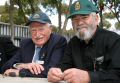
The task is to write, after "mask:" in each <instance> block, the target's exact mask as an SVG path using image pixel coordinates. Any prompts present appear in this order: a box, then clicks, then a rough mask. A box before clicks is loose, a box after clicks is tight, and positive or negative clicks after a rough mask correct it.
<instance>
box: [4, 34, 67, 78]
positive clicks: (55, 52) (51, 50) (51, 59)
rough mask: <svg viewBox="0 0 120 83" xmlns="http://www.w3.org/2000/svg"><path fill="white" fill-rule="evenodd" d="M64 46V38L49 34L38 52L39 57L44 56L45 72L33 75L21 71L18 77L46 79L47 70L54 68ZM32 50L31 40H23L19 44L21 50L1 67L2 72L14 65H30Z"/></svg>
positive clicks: (26, 71) (33, 45)
mask: <svg viewBox="0 0 120 83" xmlns="http://www.w3.org/2000/svg"><path fill="white" fill-rule="evenodd" d="M66 44H67V41H66V39H65V38H64V37H62V36H60V35H57V34H51V37H50V39H49V40H48V42H47V43H46V44H45V45H44V46H43V47H42V48H41V51H40V55H43V54H44V55H45V57H44V65H43V66H44V69H45V70H44V71H43V72H42V73H41V74H39V75H33V74H31V73H30V71H29V70H25V69H22V70H21V71H20V75H21V76H27V77H47V72H48V70H49V68H50V67H54V66H56V65H57V64H58V62H59V61H60V59H61V58H62V56H63V54H64V49H65V47H66ZM34 50H35V44H34V43H33V41H32V39H24V40H23V41H22V42H21V49H20V50H19V52H18V53H17V54H16V55H15V56H14V57H13V58H12V59H10V60H9V61H8V62H7V63H6V64H5V65H4V66H3V67H2V70H3V72H4V71H5V70H6V69H8V68H11V67H13V64H15V63H31V62H32V59H33V55H34Z"/></svg>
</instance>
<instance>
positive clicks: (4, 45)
mask: <svg viewBox="0 0 120 83" xmlns="http://www.w3.org/2000/svg"><path fill="white" fill-rule="evenodd" d="M18 49H19V47H17V46H15V45H14V44H13V42H12V41H11V40H10V38H9V37H0V74H1V73H2V71H1V67H2V66H3V65H4V64H5V63H6V62H7V61H8V60H9V59H10V58H12V56H13V55H15V53H16V52H17V50H18Z"/></svg>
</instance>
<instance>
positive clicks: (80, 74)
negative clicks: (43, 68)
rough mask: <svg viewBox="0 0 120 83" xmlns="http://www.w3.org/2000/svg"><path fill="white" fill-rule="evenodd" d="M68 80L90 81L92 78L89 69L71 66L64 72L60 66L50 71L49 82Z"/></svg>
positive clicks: (72, 82) (81, 82)
mask: <svg viewBox="0 0 120 83" xmlns="http://www.w3.org/2000/svg"><path fill="white" fill-rule="evenodd" d="M62 80H64V81H67V83H89V82H90V78H89V74H88V72H87V71H84V70H80V69H76V68H71V69H67V70H65V71H64V72H63V73H62V71H61V69H59V68H51V69H50V70H49V72H48V81H49V82H59V81H62Z"/></svg>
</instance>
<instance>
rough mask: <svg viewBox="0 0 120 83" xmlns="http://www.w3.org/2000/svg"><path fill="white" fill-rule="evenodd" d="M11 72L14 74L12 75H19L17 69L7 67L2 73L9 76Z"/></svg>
mask: <svg viewBox="0 0 120 83" xmlns="http://www.w3.org/2000/svg"><path fill="white" fill-rule="evenodd" d="M12 73H14V74H15V75H14V76H19V70H18V69H7V70H6V71H5V72H4V75H6V76H11V74H12Z"/></svg>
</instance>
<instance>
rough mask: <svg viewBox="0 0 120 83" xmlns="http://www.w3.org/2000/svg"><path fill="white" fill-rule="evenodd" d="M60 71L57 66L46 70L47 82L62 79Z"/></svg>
mask: <svg viewBox="0 0 120 83" xmlns="http://www.w3.org/2000/svg"><path fill="white" fill-rule="evenodd" d="M62 75H63V74H62V71H61V69H59V68H51V69H50V70H49V72H48V77H47V78H48V81H49V82H59V81H61V80H63V78H62V77H63V76H62Z"/></svg>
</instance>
